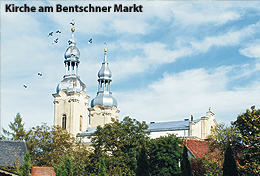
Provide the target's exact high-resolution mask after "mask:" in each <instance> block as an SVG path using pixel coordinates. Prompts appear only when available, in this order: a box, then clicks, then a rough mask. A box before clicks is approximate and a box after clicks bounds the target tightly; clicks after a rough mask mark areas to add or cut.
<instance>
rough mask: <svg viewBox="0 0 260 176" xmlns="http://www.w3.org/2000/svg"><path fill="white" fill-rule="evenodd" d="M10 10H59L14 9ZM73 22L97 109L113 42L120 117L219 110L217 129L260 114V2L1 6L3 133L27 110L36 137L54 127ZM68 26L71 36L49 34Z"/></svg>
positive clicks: (180, 116) (177, 116) (83, 75)
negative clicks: (138, 8)
mask: <svg viewBox="0 0 260 176" xmlns="http://www.w3.org/2000/svg"><path fill="white" fill-rule="evenodd" d="M6 4H15V5H16V6H22V5H24V4H27V5H28V6H30V7H31V6H35V7H36V9H38V7H39V6H53V7H54V12H5V5H6ZM56 4H61V5H62V6H63V7H64V6H75V5H78V6H88V5H89V4H91V5H92V6H112V7H113V6H114V4H122V5H123V6H132V5H133V4H136V5H142V6H143V8H142V10H143V12H113V11H111V12H74V13H73V12H55V7H56ZM72 19H74V20H75V22H76V24H75V29H76V31H75V42H76V45H77V47H78V49H79V51H80V65H79V75H80V79H81V80H82V81H83V82H84V83H85V84H86V86H87V91H86V93H87V95H88V96H90V100H89V104H90V101H91V100H92V99H93V98H94V97H95V96H96V93H97V89H98V87H97V86H98V82H97V79H98V77H97V73H98V71H99V69H100V68H101V63H102V61H103V58H104V51H103V50H104V47H105V45H104V42H106V43H107V46H106V47H107V49H108V52H107V60H108V62H109V67H110V70H111V71H112V83H111V91H112V95H113V97H114V98H116V99H117V101H118V109H119V110H120V113H119V120H122V119H123V118H124V117H125V116H130V117H131V118H135V119H136V120H138V121H146V122H147V123H149V122H151V121H155V122H165V121H177V120H184V119H187V118H190V116H191V115H193V116H194V119H199V118H201V117H202V116H205V115H206V112H207V111H208V110H209V107H211V111H212V112H214V113H215V119H216V121H217V123H225V124H227V125H229V124H230V122H231V121H235V120H236V118H237V116H238V115H239V114H241V113H243V112H245V110H246V109H249V108H250V107H251V106H253V105H255V106H256V108H257V109H258V108H260V99H259V97H260V60H259V58H260V20H259V19H260V2H257V1H249V2H241V1H221V2H217V1H193V2H192V1H189V2H187V1H184V2H181V1H172V2H169V1H163V2H159V1H132V2H131V1H108V2H106V1H93V2H91V1H24V2H23V1H13V2H12V1H1V125H2V127H4V128H7V129H8V124H9V123H10V122H13V120H14V117H15V115H16V114H17V113H18V112H19V113H20V114H21V116H22V118H23V121H24V122H25V128H26V129H27V130H28V129H30V128H31V127H34V126H37V125H41V123H42V122H45V123H47V124H48V125H49V126H51V125H53V123H54V104H53V100H54V97H53V96H52V94H54V93H56V87H57V85H58V84H59V83H60V81H61V80H62V77H63V75H64V74H65V67H64V52H65V50H66V49H67V47H68V42H67V41H68V40H69V39H70V38H71V32H70V29H71V25H70V22H71V20H72ZM58 29H61V32H62V33H61V34H54V36H53V37H47V35H48V33H49V32H51V31H54V32H55V31H56V30H58ZM56 37H58V38H59V41H58V43H57V44H52V41H53V40H54V39H55V38H56ZM90 38H92V39H93V43H91V44H88V40H89V39H90ZM38 72H42V74H43V75H42V77H40V76H38V75H37V73H38ZM23 84H26V85H27V86H28V88H27V89H25V88H24V87H23Z"/></svg>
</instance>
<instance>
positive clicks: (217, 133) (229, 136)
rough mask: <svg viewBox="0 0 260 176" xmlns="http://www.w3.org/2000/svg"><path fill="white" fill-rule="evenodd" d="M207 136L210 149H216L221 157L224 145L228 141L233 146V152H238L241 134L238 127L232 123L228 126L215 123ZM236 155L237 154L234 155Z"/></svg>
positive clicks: (224, 148)
mask: <svg viewBox="0 0 260 176" xmlns="http://www.w3.org/2000/svg"><path fill="white" fill-rule="evenodd" d="M208 138H210V145H209V149H210V150H211V151H213V150H214V149H218V151H220V153H221V155H222V156H223V157H224V153H225V150H226V147H225V146H226V145H227V144H228V143H230V144H231V145H232V146H234V149H235V153H237V154H239V153H240V150H241V141H242V136H241V134H240V133H239V130H238V128H237V127H235V126H234V125H233V124H231V125H230V126H227V125H225V124H223V123H221V124H217V125H215V126H214V128H213V129H211V133H210V135H209V136H208ZM236 157H238V156H237V155H236Z"/></svg>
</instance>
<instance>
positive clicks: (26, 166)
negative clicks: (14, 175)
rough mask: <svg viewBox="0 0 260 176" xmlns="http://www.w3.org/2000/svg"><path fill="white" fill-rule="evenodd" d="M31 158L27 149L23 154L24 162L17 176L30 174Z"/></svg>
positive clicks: (28, 175)
mask: <svg viewBox="0 0 260 176" xmlns="http://www.w3.org/2000/svg"><path fill="white" fill-rule="evenodd" d="M31 170H32V167H31V158H30V154H29V151H28V150H27V152H26V154H25V155H24V163H23V166H22V167H21V170H20V173H19V176H30V175H31Z"/></svg>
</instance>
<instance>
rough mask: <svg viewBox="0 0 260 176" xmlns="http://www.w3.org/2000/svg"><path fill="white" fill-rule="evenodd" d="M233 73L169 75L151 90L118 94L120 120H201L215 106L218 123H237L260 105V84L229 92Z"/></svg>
mask: <svg viewBox="0 0 260 176" xmlns="http://www.w3.org/2000/svg"><path fill="white" fill-rule="evenodd" d="M229 70H230V68H224V67H221V68H218V69H216V70H214V72H213V73H209V71H206V70H205V69H194V70H188V71H184V72H181V73H179V74H165V75H164V78H163V79H161V80H158V81H157V82H155V83H153V84H151V85H149V87H148V88H147V89H143V90H138V91H134V92H121V93H114V96H115V97H116V98H117V100H118V102H119V109H120V110H121V113H120V117H121V118H123V117H124V116H126V115H130V116H132V117H134V118H136V119H138V120H145V121H147V122H149V121H170V120H172V121H173V120H183V119H184V118H189V117H190V115H191V114H193V115H194V117H195V118H200V117H201V116H204V115H205V114H204V113H205V112H206V111H207V110H208V108H209V106H211V107H212V110H213V111H214V113H216V119H217V121H218V122H225V123H229V122H230V121H232V120H233V121H234V120H235V119H236V117H237V115H238V114H239V113H241V112H243V111H244V110H245V109H246V108H250V106H252V105H254V103H256V102H258V98H257V97H259V96H260V92H259V91H258V90H259V88H260V82H255V84H253V85H250V86H249V87H247V88H239V89H236V90H234V91H229V90H227V89H226V84H227V83H228V79H229V78H228V77H227V76H226V73H227V71H229ZM211 72H212V71H211ZM248 97H250V98H248ZM133 109H134V111H133ZM162 117H163V118H162Z"/></svg>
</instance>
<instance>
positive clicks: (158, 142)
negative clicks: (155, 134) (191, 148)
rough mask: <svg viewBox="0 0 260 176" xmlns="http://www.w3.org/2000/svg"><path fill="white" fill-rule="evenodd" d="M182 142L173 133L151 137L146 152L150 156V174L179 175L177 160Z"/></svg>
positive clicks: (180, 152)
mask: <svg viewBox="0 0 260 176" xmlns="http://www.w3.org/2000/svg"><path fill="white" fill-rule="evenodd" d="M182 144H183V141H182V140H181V139H180V138H178V137H176V135H174V134H168V136H161V137H160V138H157V139H151V144H150V146H149V154H148V155H149V156H150V159H149V166H150V173H151V175H164V176H174V175H180V174H181V169H180V167H179V162H180V159H181V154H182V148H181V145H182Z"/></svg>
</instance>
